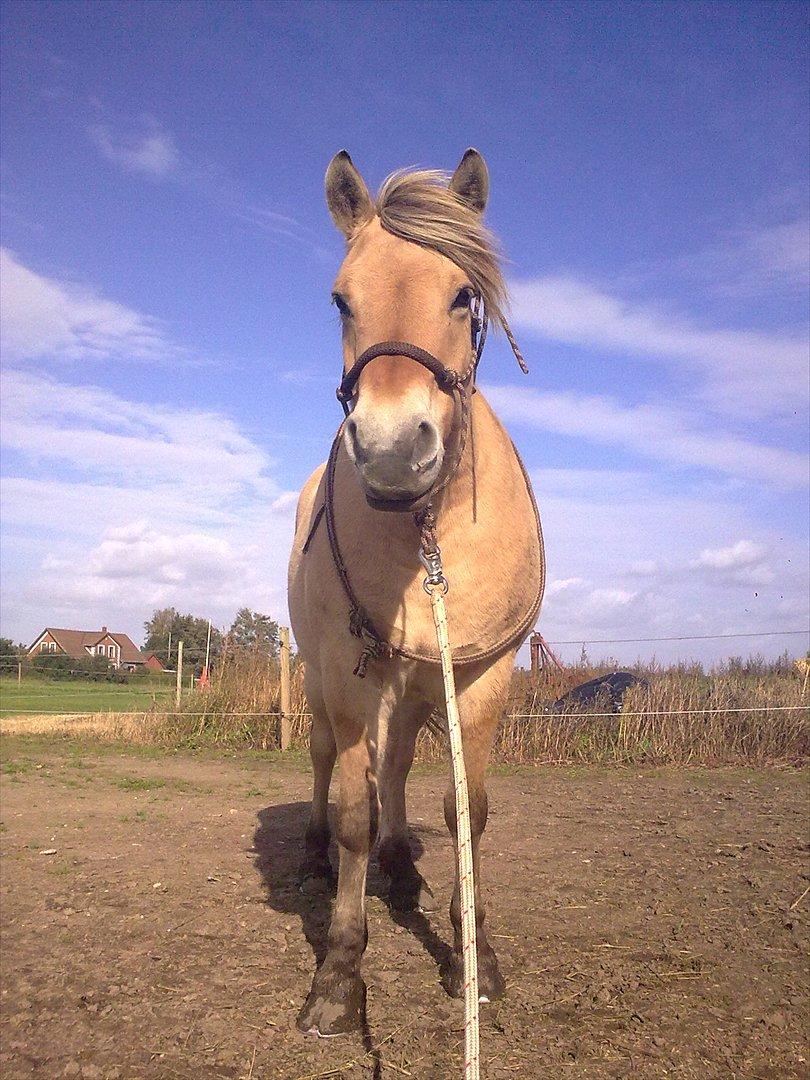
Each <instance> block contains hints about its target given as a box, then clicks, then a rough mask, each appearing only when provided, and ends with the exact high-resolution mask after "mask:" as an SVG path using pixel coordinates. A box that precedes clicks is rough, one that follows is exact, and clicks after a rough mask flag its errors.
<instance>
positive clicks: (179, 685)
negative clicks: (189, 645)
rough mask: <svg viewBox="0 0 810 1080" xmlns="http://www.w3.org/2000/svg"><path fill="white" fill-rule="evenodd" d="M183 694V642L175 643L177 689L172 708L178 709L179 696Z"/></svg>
mask: <svg viewBox="0 0 810 1080" xmlns="http://www.w3.org/2000/svg"><path fill="white" fill-rule="evenodd" d="M182 692H183V642H182V640H180V641H178V642H177V689H176V691H175V694H174V707H175V709H179V708H180V695H181V694H182Z"/></svg>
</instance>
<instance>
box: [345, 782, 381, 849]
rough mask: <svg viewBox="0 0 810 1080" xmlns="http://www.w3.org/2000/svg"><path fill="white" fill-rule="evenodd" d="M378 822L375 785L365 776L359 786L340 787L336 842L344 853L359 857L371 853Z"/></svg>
mask: <svg viewBox="0 0 810 1080" xmlns="http://www.w3.org/2000/svg"><path fill="white" fill-rule="evenodd" d="M378 818H379V811H378V805H377V785H376V784H375V783H374V781H373V779H372V778H371V776H370V775H369V774H368V773H367V774H366V777H365V779H364V781H363V782H362V783H361V784H358V785H352V786H351V787H350V788H349V787H341V793H340V800H339V802H338V821H337V838H338V841H339V842H340V844H341V845H342V846H343V847H344V848H346V850H347V851H351V852H352V853H353V854H355V855H361V854H364V853H366V854H367V853H368V852H369V851H370V850H371V848H372V846H373V845H374V841H375V840H376V839H377V828H378V825H379V821H378Z"/></svg>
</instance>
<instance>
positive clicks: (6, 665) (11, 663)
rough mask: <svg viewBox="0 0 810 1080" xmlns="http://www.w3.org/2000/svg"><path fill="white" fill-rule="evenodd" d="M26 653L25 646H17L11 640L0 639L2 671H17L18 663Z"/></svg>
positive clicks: (0, 666) (6, 638)
mask: <svg viewBox="0 0 810 1080" xmlns="http://www.w3.org/2000/svg"><path fill="white" fill-rule="evenodd" d="M25 652H26V650H25V646H24V645H15V644H14V642H13V641H12V640H11V638H9V637H0V671H16V670H17V662H18V661H19V660H21V659H22V658H23V657H24V656H25Z"/></svg>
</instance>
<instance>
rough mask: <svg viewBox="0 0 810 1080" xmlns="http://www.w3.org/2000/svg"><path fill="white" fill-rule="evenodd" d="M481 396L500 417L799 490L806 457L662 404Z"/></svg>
mask: <svg viewBox="0 0 810 1080" xmlns="http://www.w3.org/2000/svg"><path fill="white" fill-rule="evenodd" d="M485 389H486V394H487V397H488V398H489V400H490V401H491V403H492V405H493V406H494V408H495V409H496V411H497V412H498V415H499V416H500V417H501V418H502V419H503V420H505V421H507V422H509V421H512V422H518V423H526V424H530V425H531V426H533V427H535V428H537V429H539V430H541V431H553V432H556V433H558V434H561V435H569V436H573V437H576V438H584V439H586V440H588V441H589V442H596V443H603V444H608V445H613V446H621V447H623V448H624V449H626V450H631V451H633V452H634V453H637V454H643V455H644V456H645V457H648V458H653V459H657V460H658V461H665V462H668V463H669V464H673V465H677V466H691V467H697V468H701V469H708V470H710V471H712V472H717V473H721V474H726V475H728V476H736V477H740V478H742V479H745V480H756V481H762V480H764V481H767V482H768V483H770V484H773V485H775V486H777V487H779V488H783V489H804V488H806V486H807V481H808V465H807V460H806V458H805V457H804V456H803V455H801V454H798V453H795V452H794V451H792V450H783V449H780V448H778V447H773V446H763V445H761V444H758V443H753V442H750V441H748V440H746V439H744V438H741V437H739V436H736V435H730V434H724V433H722V432H719V431H712V430H706V427H705V425H701V424H699V421H698V418H697V417H693V416H691V415H690V414H689V413H688V412H686V411H685V410H682V409H676V408H674V407H670V406H663V405H621V404H619V403H617V402H615V401H612V400H611V399H610V398H607V397H595V396H594V397H578V396H576V395H574V394H556V393H550V392H544V391H540V390H531V389H529V390H526V389H523V388H522V387H521V388H518V387H512V386H491V385H490V386H487V387H486V388H485Z"/></svg>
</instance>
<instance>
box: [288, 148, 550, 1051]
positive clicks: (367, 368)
mask: <svg viewBox="0 0 810 1080" xmlns="http://www.w3.org/2000/svg"><path fill="white" fill-rule="evenodd" d="M488 190H489V178H488V172H487V168H486V165H485V163H484V160H483V158H482V157H481V155H480V154H478V152H477V151H475V150H468V151H467V152H466V153H465V155H464V157H463V158H462V161H461V163H460V165H459V167H458V168H457V169H456V171H455V173H454V174H453V176H452V178H451V179H450V180H449V183H448V180H447V177H446V176H445V175H444V174H441V173H436V172H401V173H396V174H394V175H393V176H391V177H390V178H389V179H388V180H387V181H386V182H385V183H384V184H383V186H382V188H381V190H380V192H379V194H378V196H377V198H376V200H374V199H372V197H371V196H370V194H369V192H368V190H367V188H366V185H365V183H364V182H363V179H362V177H361V176H360V174H359V173H358V171H357V170H356V168H355V167H354V165H353V164H352V161H351V158H350V157H349V155H348V154H347V153H346V152H345V151H342V152H341V153H339V154H337V155H336V157H335V158H334V159H333V160H332V162H331V164H330V166H329V169H328V171H327V174H326V198H327V203H328V206H329V210H330V212H331V214H332V217H333V219H334V221H335V224H336V225H337V227H338V228H339V229H340V231H341V232H342V233H343V234H344V236H345V237H346V240H347V253H346V257H345V259H344V261H343V264H342V266H341V267H340V270H339V272H338V275H337V279H336V281H335V285H334V290H333V294H332V298H333V301H334V303H335V304H336V306H337V308H338V310H339V312H340V317H341V322H342V332H343V373H344V378H343V383H342V386H341V390H340V391H339V392H338V396H339V398H341V400H342V401H343V403H344V408H345V410H346V413H347V418H346V420H345V421H344V424H343V425H342V427H341V429H340V431H339V432H338V436H337V438H336V440H335V443H334V445H333V448H332V453H331V455H330V459H329V462H328V464H327V465H326V466H321V467H320V468H319V469H317V470H316V472H315V473H314V474H313V476H312V477H311V478H310V479H309V480H308V482H307V483H306V485H305V487H304V489H303V491H302V493H301V498H300V501H299V505H298V515H297V522H296V537H295V543H294V546H293V552H292V557H291V561H290V578H289V602H290V616H291V620H292V625H293V629H294V632H295V639H296V642H297V644H298V648H299V650H300V654H301V657H302V658H303V660H304V661H305V669H306V693H307V699H308V701H309V705H310V708H311V711H312V718H313V719H312V736H311V755H312V764H313V769H314V795H313V802H312V815H311V819H310V823H309V826H308V828H307V832H306V856H305V860H304V864H303V867H302V881H305V880H306V879H307V878H310V879H323V881H318V880H316V881H315V882H314V883H313V882H310V883H309V884H310V885H313V884H314V886H315V887H321V885H325V884H326V883H327V882H328V881H329V880H330V878H331V874H332V869H331V866H330V862H329V855H328V847H329V841H330V833H329V824H328V819H327V803H328V795H329V785H330V780H331V776H332V770H333V768H334V765H335V761H336V760H338V761H339V763H340V772H339V781H340V785H339V798H338V805H337V817H336V826H337V840H338V845H339V860H340V865H339V874H338V885H337V898H336V902H335V906H334V912H333V916H332V921H331V926H330V929H329V936H328V949H327V954H326V957H325V959H324V961H323V963H322V965H321V966H320V968H319V969H318V971H317V972H316V974H315V977H314V980H313V984H312V989H311V991H310V993H309V996H308V997H307V999H306V1002H305V1004H304V1006H303V1008H302V1010H301V1013H300V1015H299V1017H298V1023H299V1026H300V1027H301V1028H302V1030H304V1031H307V1032H310V1033H313V1034H318V1035H335V1034H338V1033H340V1032H343V1031H347V1030H349V1029H350V1028H353V1027H355V1026H357V1025H358V1024H359V1023H360V1022H361V1019H362V1013H363V1003H364V998H365V984H364V983H363V980H362V978H361V975H360V963H361V959H362V955H363V952H364V950H365V946H366V941H367V930H366V917H365V890H366V871H367V866H368V859H369V852H370V850H371V848H372V846H373V844H374V843H375V840H376V839H377V838H379V861H380V866H381V868H382V870H383V872H384V873H385V874H386V875H387V876H388V877H389V878H390V901H391V904H392V906H394V907H396V908H399V909H403V910H409V909H410V910H413V909H415V908H417V907H418V908H421V909H423V910H432V909H433V908H434V907H435V904H434V901H433V896H432V893H431V891H430V889H429V887H428V885H427V883H426V882H425V881H424V879H423V878H422V876H421V875H420V873H419V871H418V870H417V868H416V866H415V864H414V861H413V857H412V854H411V850H410V846H409V842H408V834H407V822H406V811H405V782H406V779H407V777H408V773H409V771H410V768H411V763H412V761H413V755H414V744H415V741H416V737H417V734H418V732H419V729H420V727H421V726H422V725H423V724H424V723H425V722H426V720H427V718H428V717H429V715H430V714H431V712H432V711H433V710H434V709H442V708H443V706H444V694H443V688H442V676H441V670H440V667H439V664H438V656H437V651H436V641H435V634H434V627H433V620H432V617H431V605H430V601H429V599H428V597H427V596H426V595H425V591H424V590H423V581H424V576H425V574H424V570H423V569H422V567H421V566H420V561H419V558H418V553H419V549H420V535H421V540H422V547H423V549H424V547H425V529H426V528H427V529H428V536H432V537H433V539H434V540H438V542H439V544H440V546H441V556H442V560H443V571H444V575H445V577H446V578H447V581H448V582H449V588H450V592H449V595H448V598H447V606H448V619H449V628H450V641H451V643H452V645H453V660H454V667H455V670H456V682H457V693H458V703H459V709H460V716H461V724H462V735H463V744H464V759H465V764H466V770H467V777H468V784H469V791H470V816H471V828H472V837H473V857H474V867H475V883H476V890H477V895H476V905H477V907H476V912H477V928H478V929H477V936H478V966H479V981H480V993H481V997H482V1000H491V999H494V998H496V997H497V996H499V995H500V994H501V993H502V992H503V990H504V981H503V978H502V976H501V973H500V971H499V968H498V961H497V958H496V956H495V953H494V951H493V949H492V946H491V945H490V944H489V942H488V940H487V936H486V932H485V924H484V903H483V899H482V897H481V891H480V882H481V875H480V865H479V845H480V840H481V835H482V833H483V832H484V828H485V825H486V820H487V794H486V788H485V780H484V777H485V770H486V765H487V759H488V756H489V752H490V748H491V745H492V740H493V736H494V733H495V729H496V727H497V724H498V720H499V717H500V715H501V713H502V710H503V706H504V701H505V698H506V694H507V691H508V687H509V681H510V676H511V672H512V667H513V664H514V660H515V654H516V652H517V649H518V647H519V646H520V644H521V643H522V640H523V638H524V637H525V636H526V634H527V633H528V631H529V630H530V629H531V626H532V625H533V623H534V620H535V618H536V616H537V612H538V609H539V605H540V600H541V597H542V590H543V578H544V562H543V550H542V537H541V535H540V530H539V520H538V519H537V513H536V508H535V506H534V500H533V496H532V494H531V489H530V487H529V482H528V479H527V477H526V475H525V472H524V469H523V466H522V464H521V462H520V459H519V457H518V456H517V453H516V451H515V449H514V447H513V445H512V443H511V441H510V439H509V437H508V435H507V434H506V432H505V431H504V429H503V427H502V426H501V424H500V423H499V421H498V419H497V418H496V416H495V415H494V413H493V412H492V410H491V408H490V407H489V405H488V404H487V402H486V400H485V399H484V396H483V394H481V393H480V392H477V391H476V389H475V385H474V382H475V368H476V365H477V360H478V359H479V358H480V345H481V344H482V341H481V340H480V337H479V333H480V331H481V322H482V319H483V320H484V321H485V320H486V316H487V315H488V317H489V318H490V319H491V320H492V321H493V322H494V323H500V324H501V325H502V326H503V327H504V329H505V330H506V332H507V335H508V336H509V337H510V340H513V339H512V338H511V335H510V334H509V330H508V327H507V325H506V320H505V318H504V315H503V308H504V304H505V299H506V296H505V287H504V281H503V277H502V275H501V271H500V268H499V264H498V259H497V255H496V250H495V245H494V241H493V238H492V236H491V234H490V233H489V232H488V230H487V229H486V228H485V226H484V225H483V222H482V214H483V211H484V207H485V204H486V201H487V195H488ZM426 504H427V506H426ZM420 526H421V534H420ZM434 546H435V545H434ZM358 676H360V677H358ZM455 813H456V811H455V803H454V799H453V791H452V787H451V788H450V789H449V790H448V792H447V795H446V796H445V800H444V816H445V820H446V822H447V827H448V828H449V830H450V832H451V834H452V835H453V836H454V837H455V836H456V817H455ZM450 919H451V922H452V925H453V930H454V949H453V952H452V956H451V962H450V964H449V967H448V969H447V970H446V971H445V972H444V974H443V977H444V982H445V986H446V988H447V990H448V991H449V993H451V994H452V995H454V996H460V995H461V994H462V993H463V986H462V971H463V963H462V955H461V913H460V901H459V883H458V872H456V883H455V890H454V892H453V898H452V902H451V904H450Z"/></svg>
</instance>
